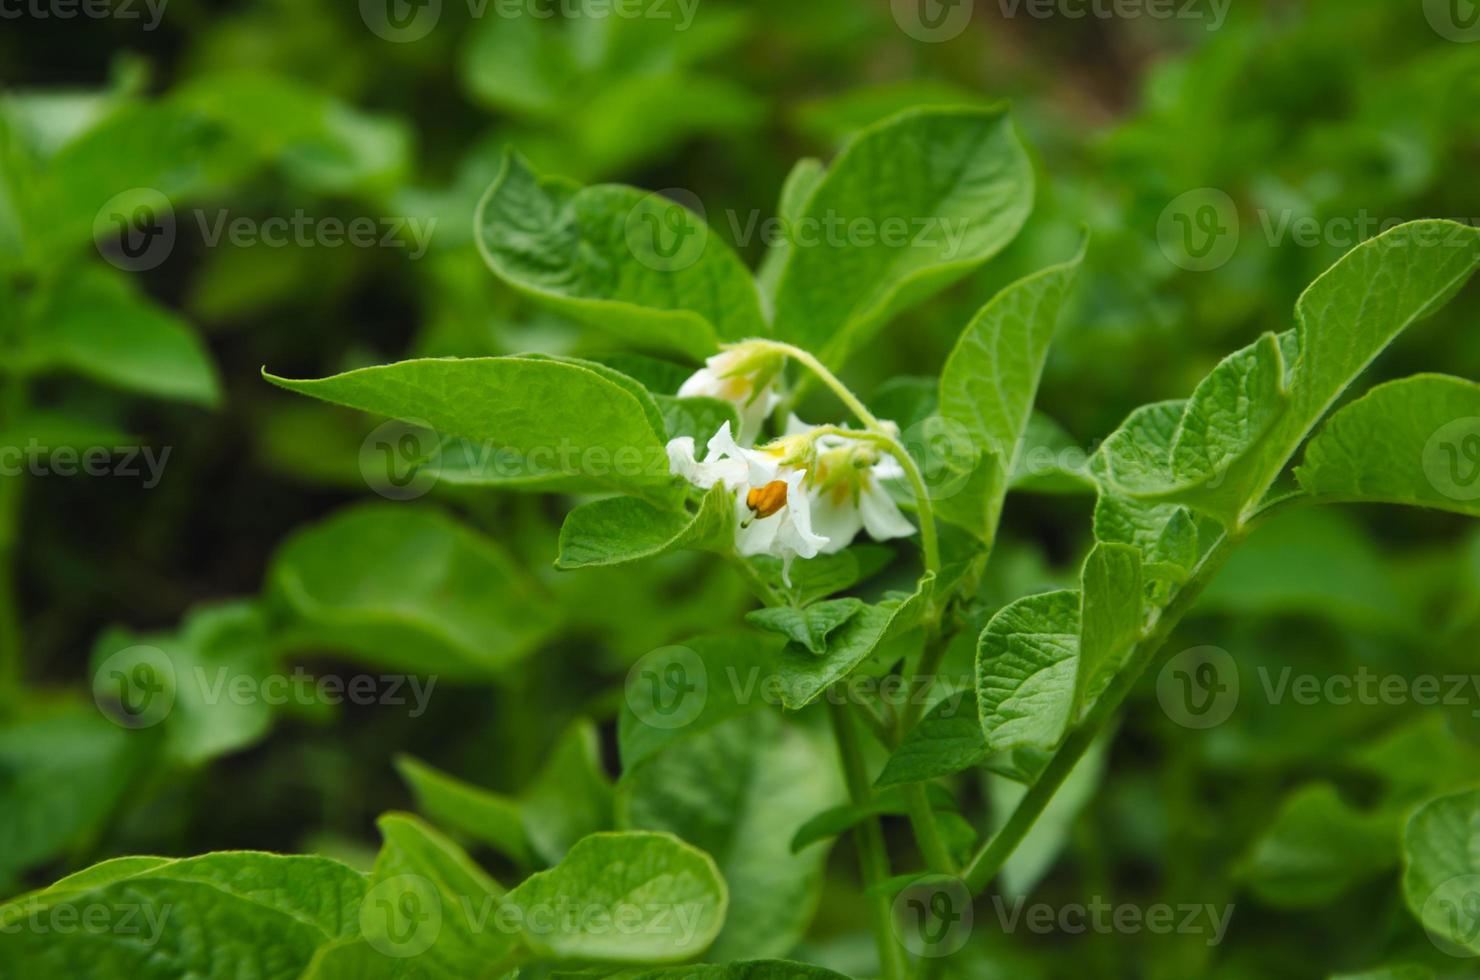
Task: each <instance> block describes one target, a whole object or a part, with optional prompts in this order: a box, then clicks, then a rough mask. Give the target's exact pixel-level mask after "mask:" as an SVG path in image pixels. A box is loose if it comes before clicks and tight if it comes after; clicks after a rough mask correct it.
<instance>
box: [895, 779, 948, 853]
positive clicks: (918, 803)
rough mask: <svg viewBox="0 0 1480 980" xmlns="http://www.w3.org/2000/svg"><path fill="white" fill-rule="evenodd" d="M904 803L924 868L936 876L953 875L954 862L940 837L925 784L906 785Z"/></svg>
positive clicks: (943, 839) (944, 841) (942, 838)
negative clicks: (923, 860) (907, 808)
mask: <svg viewBox="0 0 1480 980" xmlns="http://www.w3.org/2000/svg"><path fill="white" fill-rule="evenodd" d="M904 801H905V805H906V806H908V807H909V811H910V828H911V829H912V830H914V832H915V843H916V844H917V845H918V846H919V848H920V854H921V856H923V857H924V858H925V866H926V867H928V868H929V869H930V870H931V871H934V872H936V873H938V874H943V875H953V874H955V873H956V862H955V861H954V860H952V859H951V850H950V848H948V847H946V839H945V838H944V837H942V836H941V835H940V825H939V824H938V823H936V822H935V809H934V808H933V807H932V806H931V805H930V795H929V794H928V793H926V792H925V784H924V783H906V784H905V787H904Z"/></svg>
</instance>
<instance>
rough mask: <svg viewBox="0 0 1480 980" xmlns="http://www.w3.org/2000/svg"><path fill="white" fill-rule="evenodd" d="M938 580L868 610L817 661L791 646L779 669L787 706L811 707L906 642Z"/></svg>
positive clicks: (931, 577)
mask: <svg viewBox="0 0 1480 980" xmlns="http://www.w3.org/2000/svg"><path fill="white" fill-rule="evenodd" d="M934 588H935V577H934V575H933V574H927V575H926V576H924V577H923V578H921V579H920V581H919V582H918V583H917V585H916V590H915V591H914V592H912V593H910V594H908V595H904V594H901V593H893V594H891V596H890V598H886V599H884V600H883V601H881V602H878V603H874V604H872V605H870V604H865V605H864V606H863V607H862V608H861V609H859V610H858V612H857V613H856V614H855V615H853V616H852V617H851V618H850V619H849V620H848V621H847V622H846V623H844V624H843V626H842V627H841V628H840V629H838V630H837V631H836V632H834V633H832V634H831V636H830V637H829V639H828V644H827V651H826V652H825V653H823V654H822V655H820V656H819V655H817V654H814V653H812V652H811V651H809V650H807V649H806V648H805V647H801V646H799V645H798V644H795V643H791V644H788V645H787V647H786V648H785V649H784V650H782V651H781V657H780V661H779V663H778V666H777V675H778V678H779V681H780V689H781V700H782V703H783V704H784V705H786V707H788V708H790V709H792V710H794V711H795V710H797V709H799V708H803V707H805V706H807V705H808V704H811V703H812V702H813V701H815V700H817V698H819V697H821V696H822V693H823V692H824V691H826V690H827V689H828V687H829V686H831V685H832V684H833V683H835V682H837V681H840V680H842V679H843V678H845V677H847V676H848V675H849V674H851V673H853V671H854V670H856V669H857V668H858V667H859V666H861V665H862V664H863V662H864V661H865V660H867V659H868V658H869V656H870V655H872V654H873V653H874V651H875V650H876V649H878V648H879V647H881V646H882V645H883V644H884V643H885V642H886V641H888V640H890V639H893V638H896V637H900V636H903V635H904V634H906V633H908V632H909V631H910V630H912V629H914V628H915V627H916V626H917V625H919V622H920V618H921V617H922V616H923V615H924V613H925V607H926V606H927V605H928V604H929V602H930V596H931V594H932V593H933V592H934Z"/></svg>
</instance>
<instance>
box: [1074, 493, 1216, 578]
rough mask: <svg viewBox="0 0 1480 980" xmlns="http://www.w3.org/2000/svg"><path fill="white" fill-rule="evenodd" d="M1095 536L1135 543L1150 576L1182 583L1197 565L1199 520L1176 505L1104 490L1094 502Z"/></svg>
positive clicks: (1115, 542)
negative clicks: (1133, 497) (1121, 495)
mask: <svg viewBox="0 0 1480 980" xmlns="http://www.w3.org/2000/svg"><path fill="white" fill-rule="evenodd" d="M1095 539H1096V540H1097V541H1104V542H1108V543H1113V544H1127V545H1132V546H1134V547H1135V548H1136V549H1137V550H1138V551H1139V552H1140V553H1141V566H1142V569H1143V570H1144V571H1145V573H1146V575H1147V577H1148V578H1151V577H1159V578H1162V579H1166V580H1170V581H1172V582H1173V583H1174V584H1177V583H1181V582H1182V581H1184V580H1185V579H1186V578H1187V575H1188V573H1190V572H1191V571H1192V569H1193V567H1194V566H1196V565H1197V559H1198V553H1199V550H1198V538H1197V522H1196V520H1194V519H1193V516H1192V514H1191V512H1190V511H1188V510H1187V508H1185V507H1181V506H1179V505H1177V504H1155V503H1151V502H1150V501H1146V500H1132V499H1131V498H1129V497H1119V496H1116V495H1115V494H1111V493H1101V494H1100V497H1099V499H1098V500H1097V501H1096V502H1095Z"/></svg>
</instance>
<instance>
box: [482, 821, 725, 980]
mask: <svg viewBox="0 0 1480 980" xmlns="http://www.w3.org/2000/svg"><path fill="white" fill-rule="evenodd" d="M572 900H579V902H580V903H581V904H582V905H583V906H584V908H585V909H586V910H588V911H590V910H601V911H604V912H605V913H606V914H605V916H604V917H601V918H604V919H605V921H606V922H607V923H610V922H622V923H624V924H625V925H626V926H627V928H623V929H621V930H614V929H611V928H609V927H607V928H596V927H593V923H599V922H600V921H601V918H598V917H597V916H595V915H585V916H583V917H582V920H581V921H580V922H577V923H576V924H575V925H574V926H573V927H572V926H571V925H570V924H569V923H559V924H558V925H557V922H558V920H556V919H555V918H554V917H553V916H552V915H551V914H550V910H556V909H561V908H566V907H568V906H569V904H570V902H571V901H572ZM508 901H509V903H510V904H512V905H513V906H514V907H516V908H518V909H519V910H521V912H522V913H523V920H524V941H525V944H526V945H527V946H528V947H529V948H530V949H531V950H533V951H534V953H535V954H536V955H538V956H544V957H549V958H554V959H579V960H604V961H609V962H612V963H675V962H682V961H684V960H688V959H692V958H694V957H696V956H698V955H699V954H701V953H703V952H704V951H705V950H706V949H708V948H709V946H710V944H711V943H713V942H714V939H715V937H716V936H717V935H719V931H720V927H721V926H722V924H723V923H724V919H725V909H726V907H727V905H728V901H729V899H728V893H727V891H726V888H725V882H724V879H723V878H722V877H721V876H720V873H719V869H718V868H717V867H716V866H715V863H714V861H713V859H712V858H710V857H709V855H707V854H705V853H704V852H703V851H700V850H698V849H696V848H694V847H690V846H689V845H688V844H685V843H683V842H682V841H680V840H679V839H678V838H676V837H673V836H670V835H668V834H655V833H636V832H632V833H614V834H593V835H591V836H590V837H586V838H584V839H582V840H580V841H578V842H577V843H576V845H575V846H574V847H572V848H571V849H570V851H569V853H567V854H566V855H565V860H563V861H561V862H560V863H559V864H558V865H556V866H555V867H553V868H551V869H550V870H549V871H541V872H539V873H538V874H535V875H532V876H530V877H529V878H527V879H525V881H524V882H523V884H521V885H520V886H519V887H518V888H515V889H514V890H513V891H511V892H509V895H508ZM541 910H543V914H539V913H540V912H541Z"/></svg>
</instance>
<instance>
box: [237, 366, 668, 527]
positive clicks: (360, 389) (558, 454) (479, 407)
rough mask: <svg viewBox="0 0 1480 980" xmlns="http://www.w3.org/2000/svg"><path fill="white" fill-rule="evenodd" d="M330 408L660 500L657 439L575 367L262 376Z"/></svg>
mask: <svg viewBox="0 0 1480 980" xmlns="http://www.w3.org/2000/svg"><path fill="white" fill-rule="evenodd" d="M264 376H265V377H266V378H267V380H269V381H271V382H272V383H273V384H276V385H279V386H281V387H283V388H287V389H288V390H290V391H296V392H298V393H300V394H304V395H310V396H312V397H314V398H319V399H322V400H324V401H327V402H333V403H334V404H336V405H346V406H348V407H350V408H357V409H359V410H361V411H364V412H373V413H375V414H377V415H384V416H388V417H390V418H397V419H403V420H406V421H409V422H418V421H420V422H424V423H425V424H426V425H428V426H430V427H431V428H432V429H433V430H434V431H435V432H436V433H437V434H438V435H439V436H441V437H444V438H450V437H461V438H463V439H469V440H472V441H473V442H474V443H478V444H484V445H488V446H494V447H498V448H501V449H502V448H507V449H511V450H514V451H515V452H516V453H518V454H520V455H521V456H522V457H524V459H525V460H527V462H528V463H529V465H530V466H531V467H533V468H536V469H538V470H540V471H542V472H543V473H545V474H547V475H548V474H559V475H562V476H566V477H579V478H580V479H581V481H583V482H584V483H585V484H586V485H587V486H589V487H591V488H593V489H594V488H607V489H611V490H619V491H628V492H633V493H637V494H640V495H645V496H651V497H657V498H661V499H668V498H669V497H670V496H671V494H670V492H669V490H668V487H669V485H670V484H671V483H672V480H673V478H672V476H670V474H669V472H668V455H667V452H666V450H665V448H664V442H663V438H662V435H663V434H662V432H661V431H659V429H658V428H657V427H656V426H655V425H654V423H653V421H652V419H651V418H650V417H649V415H648V412H649V411H650V410H651V408H652V406H651V405H646V404H644V402H643V401H642V400H640V399H639V398H638V397H635V396H634V395H633V393H632V392H631V391H630V390H628V389H627V387H626V386H625V385H622V384H618V383H615V382H614V381H612V380H611V378H610V377H608V376H603V374H602V373H598V372H597V371H595V370H592V369H591V368H589V367H586V366H583V365H581V364H579V363H569V362H565V361H559V360H554V359H551V358H534V357H476V358H466V359H458V358H428V359H422V360H413V361H401V362H399V363H396V364H386V365H380V366H377V367H368V368H360V369H358V370H354V371H347V372H345V373H343V374H336V375H333V376H331V377H327V378H320V379H317V380H304V381H293V380H288V379H286V378H278V377H274V376H273V375H270V374H266V375H264Z"/></svg>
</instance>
